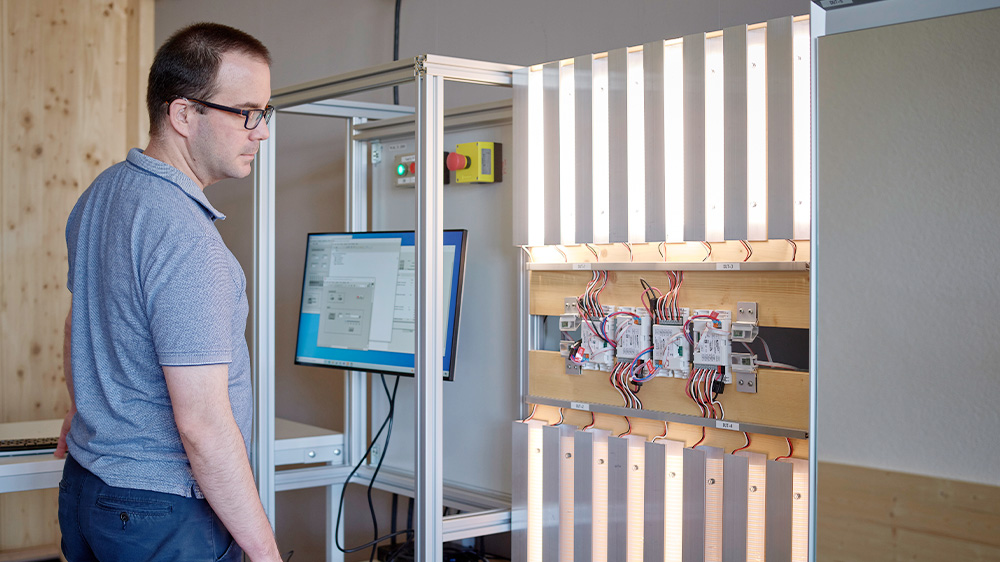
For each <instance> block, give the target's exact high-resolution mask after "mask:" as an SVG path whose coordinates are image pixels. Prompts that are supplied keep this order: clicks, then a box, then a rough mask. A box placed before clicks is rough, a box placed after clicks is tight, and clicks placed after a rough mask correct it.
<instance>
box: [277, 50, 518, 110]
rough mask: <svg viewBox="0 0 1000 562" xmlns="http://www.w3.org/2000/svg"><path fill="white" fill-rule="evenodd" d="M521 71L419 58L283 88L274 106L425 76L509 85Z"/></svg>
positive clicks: (441, 58) (442, 58)
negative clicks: (515, 73)
mask: <svg viewBox="0 0 1000 562" xmlns="http://www.w3.org/2000/svg"><path fill="white" fill-rule="evenodd" d="M518 68H521V67H520V66H517V65H511V64H501V63H492V62H484V61H474V60H469V59H461V58H455V57H446V56H440V55H429V54H428V55H420V56H417V57H413V58H409V59H403V60H400V61H394V62H391V63H386V64H382V65H378V66H372V67H368V68H365V69H362V70H356V71H354V72H347V73H344V74H339V75H337V76H331V77H328V78H321V79H319V80H313V81H311V82H305V83H302V84H297V85H295V86H289V87H287V88H280V89H278V90H275V91H274V92H273V94H272V96H271V105H273V106H274V107H276V108H278V109H284V108H286V107H293V106H297V105H302V104H307V103H312V102H316V101H321V100H328V99H330V98H338V97H342V96H347V95H350V94H356V93H360V92H366V91H369V90H377V89H379V88H385V87H388V86H398V85H400V84H405V83H408V82H411V81H412V80H414V79H415V78H416V77H417V76H419V75H422V74H427V75H431V76H441V77H443V78H445V79H447V80H452V81H456V82H467V83H472V84H483V85H487V86H510V85H511V84H512V80H511V73H512V72H513V71H514V70H516V69H518Z"/></svg>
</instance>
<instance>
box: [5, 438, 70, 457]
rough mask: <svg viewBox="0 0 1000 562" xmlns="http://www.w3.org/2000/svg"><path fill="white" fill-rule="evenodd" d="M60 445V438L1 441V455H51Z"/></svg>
mask: <svg viewBox="0 0 1000 562" xmlns="http://www.w3.org/2000/svg"><path fill="white" fill-rule="evenodd" d="M58 444H59V438H58V437H34V438H30V439H0V455H2V456H11V455H37V454H44V453H51V452H52V451H55V450H56V445H58Z"/></svg>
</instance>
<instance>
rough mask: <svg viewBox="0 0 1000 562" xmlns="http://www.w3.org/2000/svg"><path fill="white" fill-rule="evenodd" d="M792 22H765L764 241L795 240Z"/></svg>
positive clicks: (783, 19) (782, 20)
mask: <svg viewBox="0 0 1000 562" xmlns="http://www.w3.org/2000/svg"><path fill="white" fill-rule="evenodd" d="M792 47H793V43H792V18H791V16H789V17H784V18H778V19H773V20H769V21H768V22H767V237H768V238H769V239H771V240H780V239H783V238H784V239H790V238H792V237H793V236H794V234H795V231H794V200H793V199H794V192H793V183H794V178H793V168H792V162H793V160H792V158H793V156H794V152H793V150H794V147H793V143H792V141H793V136H794V127H793V121H792V117H793V116H792V103H793V101H794V96H793V95H794V81H793V77H794V70H795V69H794V66H793V62H794V61H793V60H792V57H793V50H792Z"/></svg>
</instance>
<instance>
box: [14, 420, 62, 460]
mask: <svg viewBox="0 0 1000 562" xmlns="http://www.w3.org/2000/svg"><path fill="white" fill-rule="evenodd" d="M60 429H62V420H39V421H28V422H13V423H0V458H5V457H12V456H22V455H48V454H52V451H55V450H56V445H57V444H58V443H59V437H58V435H59V431H60Z"/></svg>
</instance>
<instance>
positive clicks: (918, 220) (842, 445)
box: [815, 10, 1000, 485]
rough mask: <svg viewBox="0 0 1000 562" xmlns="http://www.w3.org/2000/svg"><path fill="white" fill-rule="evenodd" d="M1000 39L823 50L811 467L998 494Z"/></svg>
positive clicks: (871, 40) (927, 38)
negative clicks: (994, 488) (964, 485)
mask: <svg viewBox="0 0 1000 562" xmlns="http://www.w3.org/2000/svg"><path fill="white" fill-rule="evenodd" d="M998 26H1000V10H991V11H988V12H978V13H972V14H967V15H961V16H950V17H947V18H940V19H936V20H927V21H922V22H914V23H908V24H899V25H894V26H888V27H881V28H875V29H871V30H864V31H855V32H851V33H844V34H841V35H832V36H829V37H826V38H823V39H821V40H820V43H819V48H818V53H819V65H818V68H819V116H818V119H819V121H818V133H819V155H820V156H819V164H818V171H819V184H818V185H819V187H818V189H819V191H818V194H819V195H818V198H817V199H816V208H817V211H818V214H819V216H818V229H819V230H818V234H817V236H816V239H817V246H818V247H817V248H816V261H815V266H816V269H815V274H816V275H817V276H818V279H817V283H818V288H817V295H818V299H819V301H818V307H819V313H818V315H817V319H818V322H819V325H818V329H817V332H818V338H819V350H818V354H817V357H818V361H819V366H818V368H817V373H818V375H817V376H818V381H819V391H818V396H819V406H818V415H819V420H818V426H817V436H816V443H817V446H818V448H819V452H818V455H817V456H818V459H819V460H820V461H834V462H839V463H845V464H851V465H859V466H869V467H875V468H883V469H888V470H895V471H902V472H911V473H919V474H927V475H932V476H939V477H943V478H949V479H958V480H966V481H972V482H979V483H985V484H992V485H1000V471H998V470H997V466H998V465H1000V452H998V448H997V447H996V432H997V430H998V429H1000V408H998V407H997V399H998V398H1000V376H998V375H997V365H998V364H1000V347H998V342H1000V326H998V324H997V316H998V312H1000V304H998V303H1000V281H998V274H997V272H998V271H1000V252H997V249H996V241H997V240H998V239H1000V221H998V217H1000V191H998V185H997V183H998V178H1000V149H998V146H1000V133H998V131H1000V106H998V105H997V103H996V100H997V92H998V91H1000V65H998V64H997V61H998V60H1000V43H998V42H997V41H996V29H997V28H998ZM820 476H821V478H822V473H821V474H820ZM820 485H822V479H821V480H820Z"/></svg>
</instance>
